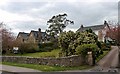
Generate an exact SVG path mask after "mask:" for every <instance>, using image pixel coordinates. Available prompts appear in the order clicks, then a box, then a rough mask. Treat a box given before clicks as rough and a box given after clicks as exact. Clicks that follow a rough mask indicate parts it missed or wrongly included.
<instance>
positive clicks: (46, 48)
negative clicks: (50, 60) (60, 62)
mask: <svg viewBox="0 0 120 74" xmlns="http://www.w3.org/2000/svg"><path fill="white" fill-rule="evenodd" d="M51 50H53V48H52V47H44V48H40V51H41V52H48V51H51Z"/></svg>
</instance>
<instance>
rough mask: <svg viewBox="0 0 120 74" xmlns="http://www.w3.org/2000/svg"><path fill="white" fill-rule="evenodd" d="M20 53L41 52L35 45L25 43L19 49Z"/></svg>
mask: <svg viewBox="0 0 120 74" xmlns="http://www.w3.org/2000/svg"><path fill="white" fill-rule="evenodd" d="M19 51H20V53H34V52H37V51H39V47H38V45H37V44H35V43H23V44H21V45H20V47H19Z"/></svg>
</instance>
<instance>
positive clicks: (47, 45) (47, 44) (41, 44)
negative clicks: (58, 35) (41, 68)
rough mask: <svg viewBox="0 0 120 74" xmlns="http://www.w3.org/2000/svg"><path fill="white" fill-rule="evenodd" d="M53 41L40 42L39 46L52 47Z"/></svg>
mask: <svg viewBox="0 0 120 74" xmlns="http://www.w3.org/2000/svg"><path fill="white" fill-rule="evenodd" d="M52 46H53V43H52V42H49V43H40V44H39V48H44V47H52Z"/></svg>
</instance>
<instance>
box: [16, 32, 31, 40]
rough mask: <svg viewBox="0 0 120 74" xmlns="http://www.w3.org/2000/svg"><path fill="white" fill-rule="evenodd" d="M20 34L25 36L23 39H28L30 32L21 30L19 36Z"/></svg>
mask: <svg viewBox="0 0 120 74" xmlns="http://www.w3.org/2000/svg"><path fill="white" fill-rule="evenodd" d="M19 35H20V36H21V37H23V39H27V38H28V36H29V33H25V32H19V34H18V36H19Z"/></svg>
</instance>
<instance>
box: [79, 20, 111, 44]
mask: <svg viewBox="0 0 120 74" xmlns="http://www.w3.org/2000/svg"><path fill="white" fill-rule="evenodd" d="M87 29H92V30H93V32H95V34H96V35H98V40H99V41H103V42H104V41H105V37H106V31H107V30H108V29H110V28H109V25H108V23H107V21H104V24H101V25H94V26H87V27H84V26H83V25H81V27H80V28H79V29H78V30H77V31H80V32H81V31H85V30H87Z"/></svg>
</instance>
